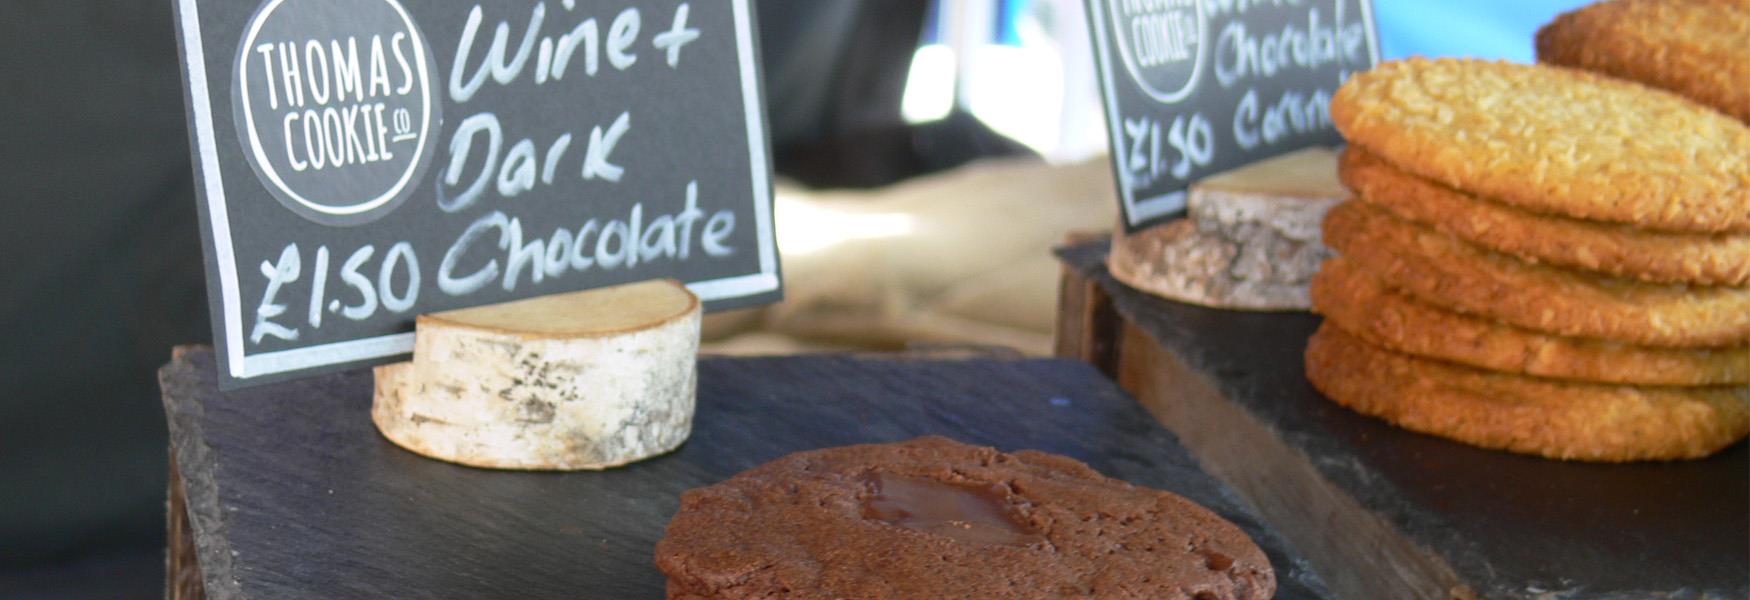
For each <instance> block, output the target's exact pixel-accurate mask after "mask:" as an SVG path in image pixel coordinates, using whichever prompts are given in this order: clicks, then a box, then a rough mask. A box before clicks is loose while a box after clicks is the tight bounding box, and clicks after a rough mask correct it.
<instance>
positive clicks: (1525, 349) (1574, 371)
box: [1312, 258, 1750, 385]
mask: <svg viewBox="0 0 1750 600" xmlns="http://www.w3.org/2000/svg"><path fill="white" fill-rule="evenodd" d="M1312 300H1313V309H1314V310H1316V311H1317V312H1318V313H1319V314H1322V315H1324V316H1325V318H1326V319H1327V320H1328V321H1329V322H1331V323H1333V324H1335V325H1336V326H1337V327H1340V328H1342V329H1343V331H1345V332H1347V333H1349V334H1351V335H1354V336H1356V337H1359V338H1361V339H1363V340H1367V342H1368V343H1370V344H1374V345H1377V346H1383V347H1385V348H1389V349H1391V350H1396V351H1398V352H1403V353H1406V354H1414V355H1417V356H1424V357H1428V358H1436V359H1441V360H1447V361H1452V362H1456V363H1462V364H1465V365H1470V366H1473V367H1478V368H1483V369H1489V370H1492V371H1502V372H1507V373H1521V374H1525V375H1537V376H1540V377H1550V378H1555V379H1573V380H1581V381H1592V382H1600V383H1630V384H1642V385H1730V384H1747V383H1750V345H1739V346H1733V347H1729V348H1653V347H1648V346H1635V345H1630V344H1623V343H1619V342H1607V341H1603V340H1589V339H1585V338H1570V337H1560V336H1553V335H1546V334H1542V333H1537V332H1535V331H1529V330H1525V329H1520V328H1518V327H1513V326H1510V325H1504V324H1501V323H1497V322H1494V321H1489V320H1485V319H1479V318H1477V317H1473V316H1469V315H1464V314H1459V313H1455V312H1451V311H1447V310H1441V309H1439V308H1435V307H1433V306H1429V305H1427V304H1423V303H1421V302H1417V301H1415V300H1411V299H1409V298H1407V297H1404V296H1403V295H1402V294H1398V293H1396V292H1392V291H1391V290H1388V289H1386V288H1385V286H1384V285H1381V284H1380V283H1379V281H1378V280H1376V279H1374V278H1373V277H1372V276H1370V275H1368V274H1366V273H1363V272H1361V271H1360V270H1358V269H1356V268H1355V267H1354V265H1352V264H1350V263H1349V261H1347V260H1344V259H1342V258H1337V259H1332V260H1329V261H1326V262H1325V266H1324V269H1323V270H1321V271H1319V274H1318V275H1317V276H1315V277H1313V282H1312Z"/></svg>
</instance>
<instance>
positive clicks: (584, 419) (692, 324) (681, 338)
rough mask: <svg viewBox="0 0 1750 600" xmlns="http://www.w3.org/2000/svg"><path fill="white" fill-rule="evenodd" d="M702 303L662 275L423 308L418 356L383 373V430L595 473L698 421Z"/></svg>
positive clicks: (463, 459)
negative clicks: (463, 305)
mask: <svg viewBox="0 0 1750 600" xmlns="http://www.w3.org/2000/svg"><path fill="white" fill-rule="evenodd" d="M699 318H700V304H699V299H698V298H697V297H696V296H694V295H693V294H692V293H691V292H689V291H687V289H686V288H685V287H683V286H682V285H681V284H679V283H677V282H674V281H667V280H659V281H648V282H643V283H634V284H628V285H622V286H617V287H611V288H604V289H598V290H589V291H583V292H574V293H568V294H557V295H552V296H543V297H540V298H532V299H528V300H521V301H516V302H509V303H505V304H497V305H492V306H482V307H475V308H468V309H462V310H456V311H450V312H443V313H435V314H431V315H422V316H420V317H419V320H418V325H417V327H418V332H417V337H416V340H415V342H414V351H413V361H412V362H405V363H398V364H392V365H384V366H381V367H377V370H376V398H375V402H374V404H373V406H372V410H371V418H372V420H373V421H375V422H376V425H377V430H378V431H381V432H382V433H383V436H384V437H387V438H389V440H390V441H393V442H395V443H396V444H398V445H400V446H401V447H403V448H406V449H408V450H411V451H413V452H416V453H419V454H422V455H425V456H429V457H432V458H437V459H441V460H446V461H451V462H456V463H461V464H465V465H472V466H476V467H488V468H498V469H526V470H594V469H605V468H610V467H616V466H620V465H624V464H627V463H630V462H633V461H637V460H641V459H645V458H649V457H652V456H656V455H659V454H662V453H665V452H668V451H670V450H673V449H675V448H676V447H678V446H680V444H681V442H684V441H686V439H687V435H688V434H689V433H691V431H692V419H693V401H694V391H695V382H696V361H697V358H698V350H699Z"/></svg>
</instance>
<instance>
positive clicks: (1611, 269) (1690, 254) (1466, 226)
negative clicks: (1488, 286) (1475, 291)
mask: <svg viewBox="0 0 1750 600" xmlns="http://www.w3.org/2000/svg"><path fill="white" fill-rule="evenodd" d="M1746 43H1750V40H1746ZM1338 165H1339V166H1338V171H1339V173H1340V174H1341V176H1342V179H1343V183H1344V184H1345V185H1347V186H1349V188H1350V189H1352V190H1354V191H1355V194H1356V195H1357V196H1360V197H1361V199H1362V200H1365V201H1367V202H1369V203H1372V204H1376V205H1379V206H1383V207H1385V208H1386V209H1388V210H1390V211H1391V212H1392V214H1395V215H1397V216H1398V217H1401V218H1404V219H1408V220H1410V221H1415V222H1417V223H1420V224H1423V225H1427V226H1429V227H1433V228H1435V229H1438V230H1440V231H1441V232H1444V233H1447V234H1450V235H1452V236H1454V237H1457V238H1459V239H1463V240H1465V241H1467V242H1471V243H1474V244H1476V245H1479V246H1482V247H1484V248H1488V249H1490V250H1494V251H1497V252H1505V253H1507V254H1512V255H1514V256H1517V257H1519V258H1522V259H1525V260H1528V261H1531V262H1544V263H1549V264H1552V265H1559V266H1564V267H1572V268H1575V269H1583V270H1587V271H1596V272H1600V273H1606V274H1610V275H1615V276H1618V277H1632V278H1635V279H1640V280H1642V281H1651V282H1655V283H1698V284H1703V285H1745V284H1747V283H1750V233H1715V234H1707V233H1677V232H1664V231H1653V230H1647V229H1640V228H1637V227H1634V226H1630V225H1621V224H1615V223H1600V222H1597V221H1582V220H1579V219H1570V218H1566V217H1557V216H1546V215H1540V214H1536V213H1532V212H1528V211H1525V210H1520V209H1516V208H1513V207H1511V206H1508V205H1506V204H1501V203H1497V202H1492V201H1489V200H1485V199H1481V198H1477V197H1475V196H1472V195H1470V194H1466V193H1464V192H1461V191H1458V190H1455V189H1452V188H1449V187H1446V186H1443V185H1440V184H1438V183H1434V182H1432V181H1429V180H1427V179H1423V178H1421V177H1417V176H1415V175H1411V174H1409V173H1405V172H1404V171H1402V170H1400V169H1398V168H1396V167H1395V166H1393V165H1391V164H1390V163H1387V162H1386V161H1385V160H1384V159H1381V158H1380V157H1379V156H1377V155H1375V154H1373V153H1371V152H1368V151H1367V150H1365V149H1362V148H1361V147H1359V146H1350V147H1349V148H1348V149H1347V150H1345V151H1344V152H1343V156H1342V158H1341V160H1340V161H1339V163H1338Z"/></svg>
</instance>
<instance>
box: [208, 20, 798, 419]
mask: <svg viewBox="0 0 1750 600" xmlns="http://www.w3.org/2000/svg"><path fill="white" fill-rule="evenodd" d="M751 4H752V0H710V1H702V0H693V1H679V0H545V1H537V2H528V1H526V0H517V1H510V0H476V1H463V2H456V1H453V0H175V2H174V5H175V7H176V17H177V25H178V32H179V35H180V39H181V49H182V58H183V63H184V71H183V75H184V81H185V83H186V91H187V94H186V98H187V109H188V121H189V132H190V138H191V141H192V144H191V147H192V152H193V156H194V164H195V170H196V172H197V175H198V179H199V182H200V184H199V186H198V187H199V196H200V198H199V200H200V206H201V218H202V221H203V225H204V227H203V235H204V238H205V240H204V241H205V246H206V259H207V282H208V290H209V294H208V295H209V298H210V300H209V301H210V303H211V308H212V315H213V331H214V339H215V342H216V345H217V347H218V349H219V350H220V352H221V354H220V355H221V357H222V364H221V369H220V370H221V372H222V373H221V376H222V382H223V383H224V385H225V386H226V387H228V388H229V387H237V386H240V385H245V384H250V383H258V382H267V381H273V380H278V379H285V378H289V377H293V376H299V375H308V374H315V373H320V372H326V371H332V370H337V369H340V368H344V367H348V366H357V365H360V364H369V363H373V362H385V361H387V360H390V359H393V358H395V357H398V356H400V355H404V354H406V353H407V352H409V351H410V350H411V349H412V343H413V334H412V326H413V319H414V316H415V315H417V314H419V313H424V312H431V311H440V310H447V309H453V308H461V307H466V306H476V305H481V304H490V303H495V302H503V301H507V300H514V299H519V298H525V297H531V296H538V295H545V294H551V293H557V292H565V291H574V290H579V289H586V288H594V287H602V286H607V285H613V284H619V283H626V282H631V281H638V280H644V279H651V278H656V277H672V278H676V279H679V280H682V281H684V282H686V283H687V284H688V285H689V287H691V288H692V289H693V291H694V292H696V293H698V294H699V295H700V296H701V297H702V298H704V299H705V301H706V305H707V307H709V308H713V309H721V308H729V307H735V306H743V305H749V304H755V303H760V302H769V301H773V300H775V299H777V298H778V297H779V295H780V294H781V289H780V279H779V266H778V256H777V250H776V246H775V241H774V232H773V224H772V210H771V167H770V158H769V156H770V154H769V151H768V149H767V138H766V135H767V134H766V124H765V118H764V112H763V111H764V108H763V107H764V103H763V101H762V98H761V94H762V90H761V86H760V74H759V69H760V66H759V62H758V56H757V48H756V44H757V40H756V39H755V35H754V33H755V23H754V21H753V10H752V6H751Z"/></svg>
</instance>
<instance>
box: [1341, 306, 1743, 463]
mask: <svg viewBox="0 0 1750 600" xmlns="http://www.w3.org/2000/svg"><path fill="white" fill-rule="evenodd" d="M1306 375H1307V379H1308V380H1310V381H1311V382H1312V384H1313V386H1314V387H1316V388H1318V389H1319V391H1320V392H1322V393H1323V394H1324V395H1325V396H1327V397H1329V398H1330V399H1331V400H1333V401H1335V402H1337V403H1338V404H1342V405H1344V406H1347V407H1349V408H1351V409H1353V410H1355V411H1357V412H1360V413H1363V414H1368V415H1372V416H1376V417H1379V418H1382V419H1385V420H1386V421H1389V422H1391V423H1393V424H1395V425H1397V426H1399V427H1403V428H1405V429H1410V430H1413V431H1420V432H1423V433H1429V434H1433V435H1438V436H1442V437H1446V438H1449V439H1453V440H1457V441H1460V442H1464V443H1467V444H1472V445H1476V446H1481V447H1484V448H1494V449H1500V450H1508V451H1512V452H1518V453H1523V454H1536V455H1540V456H1544V457H1547V458H1556V459H1565V460H1584V461H1602V462H1624V461H1639V460H1673V459H1690V458H1701V457H1704V456H1707V455H1710V454H1713V453H1714V452H1717V451H1719V450H1720V449H1722V448H1725V447H1727V446H1730V445H1731V444H1733V443H1734V442H1736V441H1738V440H1741V439H1743V438H1744V436H1745V434H1746V433H1747V432H1750V387H1746V386H1716V387H1656V386H1629V385H1607V384H1590V383H1576V382H1562V381H1554V380H1548V379H1540V378H1536V377H1526V376H1522V375H1511V374H1505V373H1495V372H1489V371H1482V370H1477V369H1471V368H1467V367H1461V366H1456V365H1451V364H1447V363H1442V362H1439V361H1433V360H1428V359H1422V358H1416V357H1412V356H1408V355H1404V354H1398V353H1395V352H1391V351H1388V350H1384V349H1380V348H1377V347H1374V346H1371V345H1369V344H1367V343H1366V342H1364V341H1362V340H1360V339H1359V338H1356V337H1354V336H1352V335H1349V334H1347V333H1345V332H1343V330H1342V329H1340V328H1337V327H1336V326H1334V325H1332V324H1330V323H1326V324H1325V325H1324V326H1323V327H1321V328H1320V329H1319V331H1318V332H1317V333H1315V334H1314V335H1313V337H1312V339H1311V340H1310V341H1309V342H1308V345H1307V350H1306Z"/></svg>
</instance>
